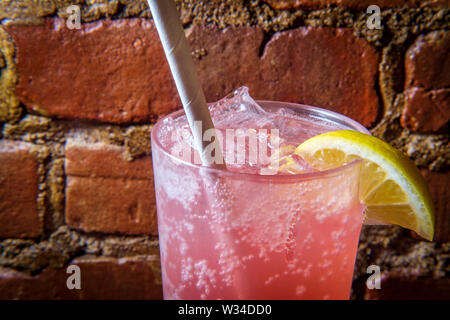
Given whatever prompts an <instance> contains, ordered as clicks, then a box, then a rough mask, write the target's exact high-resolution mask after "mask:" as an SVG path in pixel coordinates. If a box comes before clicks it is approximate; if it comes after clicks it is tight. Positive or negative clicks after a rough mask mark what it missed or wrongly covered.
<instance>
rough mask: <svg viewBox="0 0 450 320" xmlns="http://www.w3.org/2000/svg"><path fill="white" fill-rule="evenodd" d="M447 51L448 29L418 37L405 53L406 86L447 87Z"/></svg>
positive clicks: (449, 76)
mask: <svg viewBox="0 0 450 320" xmlns="http://www.w3.org/2000/svg"><path fill="white" fill-rule="evenodd" d="M449 52H450V32H449V31H435V32H431V33H429V34H427V35H424V36H423V35H422V36H420V37H418V38H417V40H416V41H415V42H414V44H413V45H412V46H411V47H410V48H409V49H408V51H407V53H406V59H405V70H406V82H405V83H406V88H411V87H421V88H424V89H428V90H429V89H442V88H449V87H450V55H449V54H448V53H449Z"/></svg>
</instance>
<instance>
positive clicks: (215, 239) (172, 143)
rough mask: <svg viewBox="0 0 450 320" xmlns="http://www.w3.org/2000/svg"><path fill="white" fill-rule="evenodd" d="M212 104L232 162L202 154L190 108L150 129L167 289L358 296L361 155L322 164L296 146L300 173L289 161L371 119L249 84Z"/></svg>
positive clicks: (209, 294)
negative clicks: (316, 165)
mask: <svg viewBox="0 0 450 320" xmlns="http://www.w3.org/2000/svg"><path fill="white" fill-rule="evenodd" d="M210 110H211V113H212V117H213V121H214V124H215V126H216V128H218V129H219V130H218V131H219V132H220V133H222V137H218V138H220V139H219V140H220V141H221V144H222V146H223V148H224V154H225V159H226V162H227V167H228V170H226V171H225V170H219V169H211V168H206V167H203V166H202V165H201V164H200V162H199V159H200V158H199V156H198V154H196V151H195V150H194V148H193V146H192V136H191V134H190V130H189V129H188V125H187V121H186V117H185V116H184V112H183V111H179V112H176V113H173V114H171V115H169V116H167V117H165V118H164V119H162V120H161V121H159V122H158V123H157V124H156V125H155V127H154V128H153V131H152V156H153V166H154V173H155V191H156V199H157V211H158V229H159V241H160V253H161V265H162V281H163V291H164V298H165V299H348V298H349V296H350V288H351V282H352V276H353V269H354V263H355V258H356V251H357V245H358V239H359V233H360V229H361V225H362V221H363V206H362V205H361V204H360V202H359V200H358V184H359V180H358V179H359V168H360V163H359V162H357V161H356V162H353V163H350V164H347V165H345V166H342V167H339V168H335V169H332V170H328V171H323V172H315V171H314V170H313V169H311V168H310V167H309V166H308V165H307V164H306V163H305V162H304V161H302V159H299V158H296V157H291V160H292V159H294V163H293V164H292V165H290V166H289V167H292V166H294V168H295V173H297V174H292V172H291V171H290V170H287V171H286V170H284V169H283V167H282V166H281V165H282V164H283V162H284V161H285V160H286V158H285V157H289V156H292V155H291V154H289V153H292V147H291V146H297V145H298V144H300V143H301V142H302V141H304V140H305V139H307V138H309V137H312V136H315V135H317V134H320V133H323V132H327V131H333V130H343V129H351V130H358V131H361V132H365V133H367V130H366V129H364V128H363V127H362V126H361V125H359V124H357V123H356V122H354V121H352V120H350V119H348V118H346V117H343V116H341V115H339V114H336V113H333V112H329V111H326V110H322V109H318V108H312V107H307V106H300V105H294V104H289V103H280V102H259V105H258V104H256V103H255V102H254V101H253V100H252V99H251V98H250V96H249V95H248V93H247V90H246V88H242V89H240V90H238V91H237V92H236V94H235V95H234V96H233V97H229V98H226V99H223V100H221V101H219V102H218V103H216V104H214V105H213V106H211V107H210ZM238 129H240V130H238ZM233 134H234V135H233ZM230 135H231V138H230ZM242 136H246V138H245V139H241V141H244V143H243V144H239V143H238V140H239V138H240V137H241V138H242ZM252 141H253V142H252ZM255 141H256V143H255ZM254 149H256V150H257V151H256V152H253V151H254ZM282 150H284V151H282ZM252 152H253V153H252ZM264 153H267V157H266V158H264ZM286 153H287V154H286ZM243 154H244V155H243ZM252 155H253V158H252ZM255 155H256V157H255ZM280 155H281V156H280ZM274 156H276V159H275V160H274ZM263 158H264V159H263ZM239 159H240V161H239ZM255 159H256V161H255ZM267 159H271V160H267Z"/></svg>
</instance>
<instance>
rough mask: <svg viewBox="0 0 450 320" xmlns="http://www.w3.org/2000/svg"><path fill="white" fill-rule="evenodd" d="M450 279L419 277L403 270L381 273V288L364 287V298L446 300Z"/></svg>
mask: <svg viewBox="0 0 450 320" xmlns="http://www.w3.org/2000/svg"><path fill="white" fill-rule="evenodd" d="M449 297H450V279H445V278H440V279H436V278H433V277H423V276H422V277H420V276H415V275H411V274H406V273H405V272H391V273H383V274H382V277H381V289H372V290H370V289H366V294H365V297H364V298H365V299H366V300H435V299H438V300H447V299H448V298H449Z"/></svg>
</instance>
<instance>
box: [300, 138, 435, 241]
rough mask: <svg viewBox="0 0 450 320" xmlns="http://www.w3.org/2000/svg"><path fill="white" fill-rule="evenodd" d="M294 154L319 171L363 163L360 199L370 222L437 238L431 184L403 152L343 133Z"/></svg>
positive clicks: (375, 140) (310, 141)
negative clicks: (392, 225) (378, 222)
mask: <svg viewBox="0 0 450 320" xmlns="http://www.w3.org/2000/svg"><path fill="white" fill-rule="evenodd" d="M295 154H297V155H299V156H301V157H303V159H304V160H306V161H307V162H308V163H309V164H310V165H311V166H312V167H313V168H315V169H318V170H327V169H331V168H334V167H337V166H341V165H344V164H346V163H349V162H352V161H354V160H355V159H362V166H361V175H360V177H361V178H360V200H361V202H362V203H363V204H364V205H365V206H366V218H367V219H369V220H375V221H380V222H383V223H388V224H397V225H400V226H402V227H404V228H407V229H410V230H413V231H415V232H416V233H417V234H419V235H420V236H422V237H424V238H425V239H428V240H432V239H433V234H434V213H433V202H432V199H431V196H430V193H429V191H428V187H427V184H426V182H425V179H424V178H423V176H422V175H421V173H420V171H419V169H417V167H416V166H415V165H414V163H413V162H412V161H411V160H409V159H408V158H407V157H406V156H405V155H404V154H403V153H401V152H400V151H399V150H397V149H395V148H394V147H392V146H390V145H389V144H387V143H386V142H384V141H382V140H380V139H378V138H375V137H373V136H370V135H367V134H364V133H360V132H357V131H350V130H343V131H333V132H327V133H324V134H321V135H318V136H315V137H312V138H310V139H308V140H306V141H305V142H303V143H302V144H300V145H299V146H298V147H297V148H296V149H295Z"/></svg>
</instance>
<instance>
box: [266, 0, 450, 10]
mask: <svg viewBox="0 0 450 320" xmlns="http://www.w3.org/2000/svg"><path fill="white" fill-rule="evenodd" d="M263 1H264V2H266V3H268V4H269V5H270V6H271V7H272V8H274V9H281V10H291V9H323V8H327V7H330V6H339V7H344V8H348V9H366V8H367V7H369V6H370V5H378V6H379V7H380V8H396V7H413V8H414V7H429V6H450V1H448V0H428V1H420V0H408V1H405V0H263Z"/></svg>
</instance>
